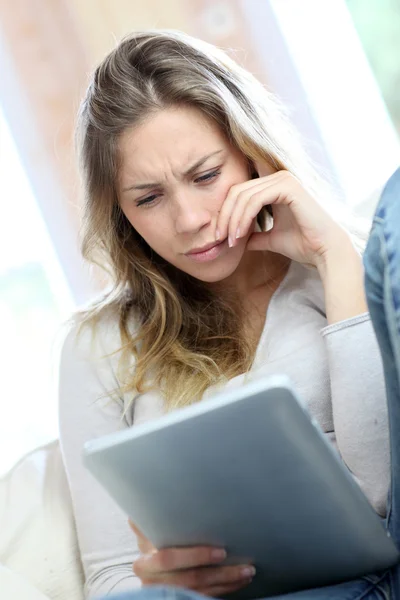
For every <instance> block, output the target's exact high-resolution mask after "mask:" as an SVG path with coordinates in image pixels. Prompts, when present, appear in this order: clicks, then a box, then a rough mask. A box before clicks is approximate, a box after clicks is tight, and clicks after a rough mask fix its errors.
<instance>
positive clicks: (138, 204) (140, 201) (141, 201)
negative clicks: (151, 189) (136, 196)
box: [136, 194, 160, 206]
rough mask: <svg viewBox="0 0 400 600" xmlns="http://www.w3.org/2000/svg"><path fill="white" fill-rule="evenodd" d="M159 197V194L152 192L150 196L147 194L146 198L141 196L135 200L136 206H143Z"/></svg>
mask: <svg viewBox="0 0 400 600" xmlns="http://www.w3.org/2000/svg"><path fill="white" fill-rule="evenodd" d="M159 197H160V194H153V195H152V196H147V198H142V200H138V201H137V202H136V206H143V205H144V204H153V202H154V201H155V200H156V199H157V198H159Z"/></svg>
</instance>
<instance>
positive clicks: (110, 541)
mask: <svg viewBox="0 0 400 600" xmlns="http://www.w3.org/2000/svg"><path fill="white" fill-rule="evenodd" d="M106 334H107V335H108V337H109V338H110V337H111V338H113V336H114V342H115V331H112V330H111V329H110V330H109V331H108V332H106ZM103 341H104V331H103V332H100V333H99V334H96V337H95V338H93V339H92V334H91V332H90V331H89V330H88V329H87V328H85V329H84V330H83V331H82V333H81V334H80V335H79V336H78V337H77V335H76V329H75V328H73V329H72V330H71V331H70V332H69V333H68V335H67V337H66V339H65V341H64V344H63V348H62V352H61V362H60V372H59V414H60V417H59V418H60V438H61V448H62V453H63V459H64V463H65V467H66V471H67V477H68V480H69V486H70V491H71V498H72V503H73V509H74V515H75V520H76V527H77V534H78V540H79V546H80V551H81V557H82V563H83V567H84V571H85V577H86V586H85V591H86V595H87V598H92V597H94V596H107V595H108V594H112V593H116V592H122V591H125V590H132V589H133V588H137V587H139V585H140V582H139V580H138V579H137V578H136V577H135V576H134V574H133V571H132V562H133V561H134V560H135V557H136V556H137V555H138V549H137V544H136V539H135V536H134V534H133V533H132V531H131V529H130V528H129V525H128V521H127V516H126V515H125V514H124V513H123V512H122V511H121V510H120V509H119V507H118V506H117V505H116V504H115V502H114V501H113V500H112V499H111V498H110V497H109V496H108V494H107V493H106V492H105V491H104V490H103V488H102V487H101V486H100V485H99V484H98V483H97V482H96V480H95V479H94V478H93V476H92V475H91V474H90V473H89V472H87V471H86V469H85V468H84V467H83V465H82V459H81V456H82V448H83V445H84V443H85V442H86V441H87V440H89V439H92V438H96V437H99V436H103V435H105V434H107V433H110V432H113V431H117V430H121V429H124V428H125V427H128V426H129V423H128V422H127V419H126V417H124V416H123V413H124V401H123V398H120V397H117V398H112V399H110V397H109V393H110V392H112V391H113V390H115V389H116V388H117V386H118V384H117V380H116V377H115V374H114V369H113V367H112V362H111V359H110V356H104V355H105V354H109V353H110V351H111V352H112V351H113V350H114V349H116V348H117V346H116V347H115V348H110V344H103ZM114 345H115V344H114Z"/></svg>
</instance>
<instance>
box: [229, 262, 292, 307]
mask: <svg viewBox="0 0 400 600" xmlns="http://www.w3.org/2000/svg"><path fill="white" fill-rule="evenodd" d="M289 265H290V260H289V259H288V258H286V257H285V256H282V255H281V254H275V253H273V252H257V251H247V252H245V253H244V255H243V258H242V260H241V262H240V264H239V266H238V268H237V269H236V271H235V272H234V273H232V275H231V276H230V277H228V278H227V279H225V280H224V281H221V282H220V283H219V284H218V290H219V292H220V293H221V294H224V295H225V294H226V295H229V294H231V293H232V292H234V293H235V295H236V297H237V298H238V299H239V300H241V301H246V300H247V299H249V298H250V297H251V296H252V295H254V294H257V292H259V291H261V290H262V289H265V288H268V289H270V290H271V291H272V292H273V291H275V289H276V287H277V286H278V285H279V284H280V283H281V281H282V279H283V278H284V277H285V275H286V273H287V271H288V268H289Z"/></svg>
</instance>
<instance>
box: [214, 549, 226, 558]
mask: <svg viewBox="0 0 400 600" xmlns="http://www.w3.org/2000/svg"><path fill="white" fill-rule="evenodd" d="M211 558H212V560H224V559H225V558H226V550H224V549H223V548H214V550H212V551H211Z"/></svg>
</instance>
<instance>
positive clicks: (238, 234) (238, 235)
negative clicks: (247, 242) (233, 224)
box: [236, 227, 240, 239]
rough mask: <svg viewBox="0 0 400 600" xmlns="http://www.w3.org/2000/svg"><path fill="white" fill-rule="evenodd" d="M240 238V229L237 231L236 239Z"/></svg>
mask: <svg viewBox="0 0 400 600" xmlns="http://www.w3.org/2000/svg"><path fill="white" fill-rule="evenodd" d="M238 238H240V227H238V228H237V229H236V239H238Z"/></svg>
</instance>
